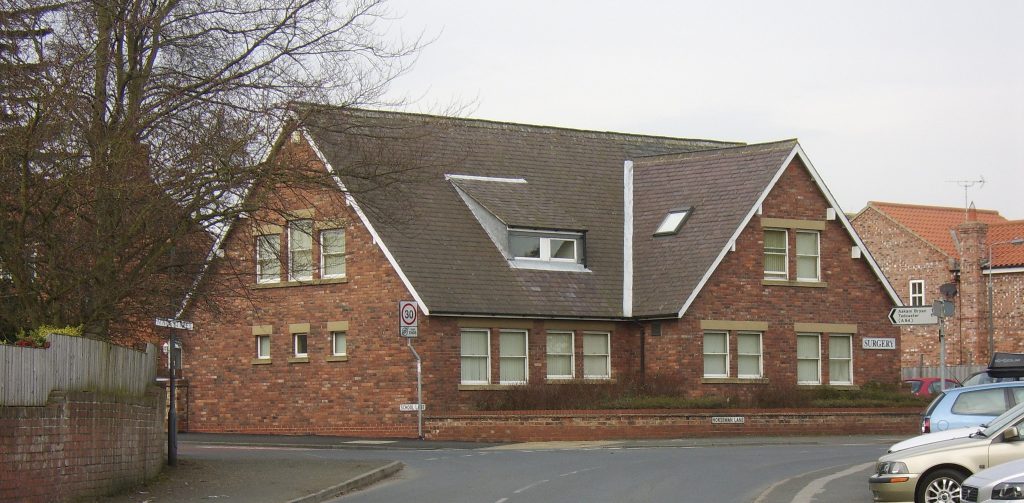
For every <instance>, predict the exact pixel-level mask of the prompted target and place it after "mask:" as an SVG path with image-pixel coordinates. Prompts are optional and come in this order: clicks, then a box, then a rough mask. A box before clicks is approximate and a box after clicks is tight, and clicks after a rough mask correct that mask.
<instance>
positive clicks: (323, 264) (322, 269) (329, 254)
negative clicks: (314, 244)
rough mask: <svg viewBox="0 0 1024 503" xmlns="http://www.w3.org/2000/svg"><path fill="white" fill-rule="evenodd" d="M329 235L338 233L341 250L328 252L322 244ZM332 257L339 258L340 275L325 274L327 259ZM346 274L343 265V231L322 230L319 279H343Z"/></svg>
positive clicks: (344, 265)
mask: <svg viewBox="0 0 1024 503" xmlns="http://www.w3.org/2000/svg"><path fill="white" fill-rule="evenodd" d="M329 233H338V234H339V235H341V250H340V251H335V252H328V250H327V247H326V246H324V243H326V242H327V240H325V239H324V236H325V235H326V234H329ZM333 257H340V258H341V273H338V274H327V272H326V271H327V259H328V258H333ZM345 273H346V264H345V229H324V230H321V231H320V277H321V278H344V277H345Z"/></svg>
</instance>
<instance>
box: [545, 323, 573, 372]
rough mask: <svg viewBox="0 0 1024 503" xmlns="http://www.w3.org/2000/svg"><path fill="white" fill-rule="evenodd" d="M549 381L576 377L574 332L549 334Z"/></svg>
mask: <svg viewBox="0 0 1024 503" xmlns="http://www.w3.org/2000/svg"><path fill="white" fill-rule="evenodd" d="M547 352H548V353H547V356H548V374H547V375H548V379H572V378H573V377H574V376H575V372H574V371H575V366H576V365H575V363H574V358H573V334H572V332H548V344H547Z"/></svg>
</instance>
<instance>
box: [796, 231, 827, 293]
mask: <svg viewBox="0 0 1024 503" xmlns="http://www.w3.org/2000/svg"><path fill="white" fill-rule="evenodd" d="M801 234H805V235H813V236H814V254H813V255H812V254H807V253H800V235H801ZM794 253H795V254H796V261H797V266H796V280H797V281H808V282H817V281H821V233H820V232H818V231H803V230H798V231H796V249H795V250H794ZM809 257H813V258H814V277H813V278H808V277H801V276H800V259H801V258H805V259H806V258H809Z"/></svg>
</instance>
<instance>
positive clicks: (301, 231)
mask: <svg viewBox="0 0 1024 503" xmlns="http://www.w3.org/2000/svg"><path fill="white" fill-rule="evenodd" d="M288 279H289V281H298V280H309V279H313V221H312V220H292V221H291V222H288Z"/></svg>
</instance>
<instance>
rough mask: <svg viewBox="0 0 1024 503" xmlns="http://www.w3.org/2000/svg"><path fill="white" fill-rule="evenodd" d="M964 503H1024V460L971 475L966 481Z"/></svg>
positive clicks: (962, 497)
mask: <svg viewBox="0 0 1024 503" xmlns="http://www.w3.org/2000/svg"><path fill="white" fill-rule="evenodd" d="M960 501H963V502H964V503H977V502H983V503H1024V459H1018V460H1017V461H1010V462H1009V463H1003V464H1001V465H998V466H993V467H992V468H989V469H987V470H982V471H980V472H978V473H975V474H974V475H971V476H970V477H969V478H968V479H967V480H965V481H964V485H963V488H962V489H961V494H960Z"/></svg>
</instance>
